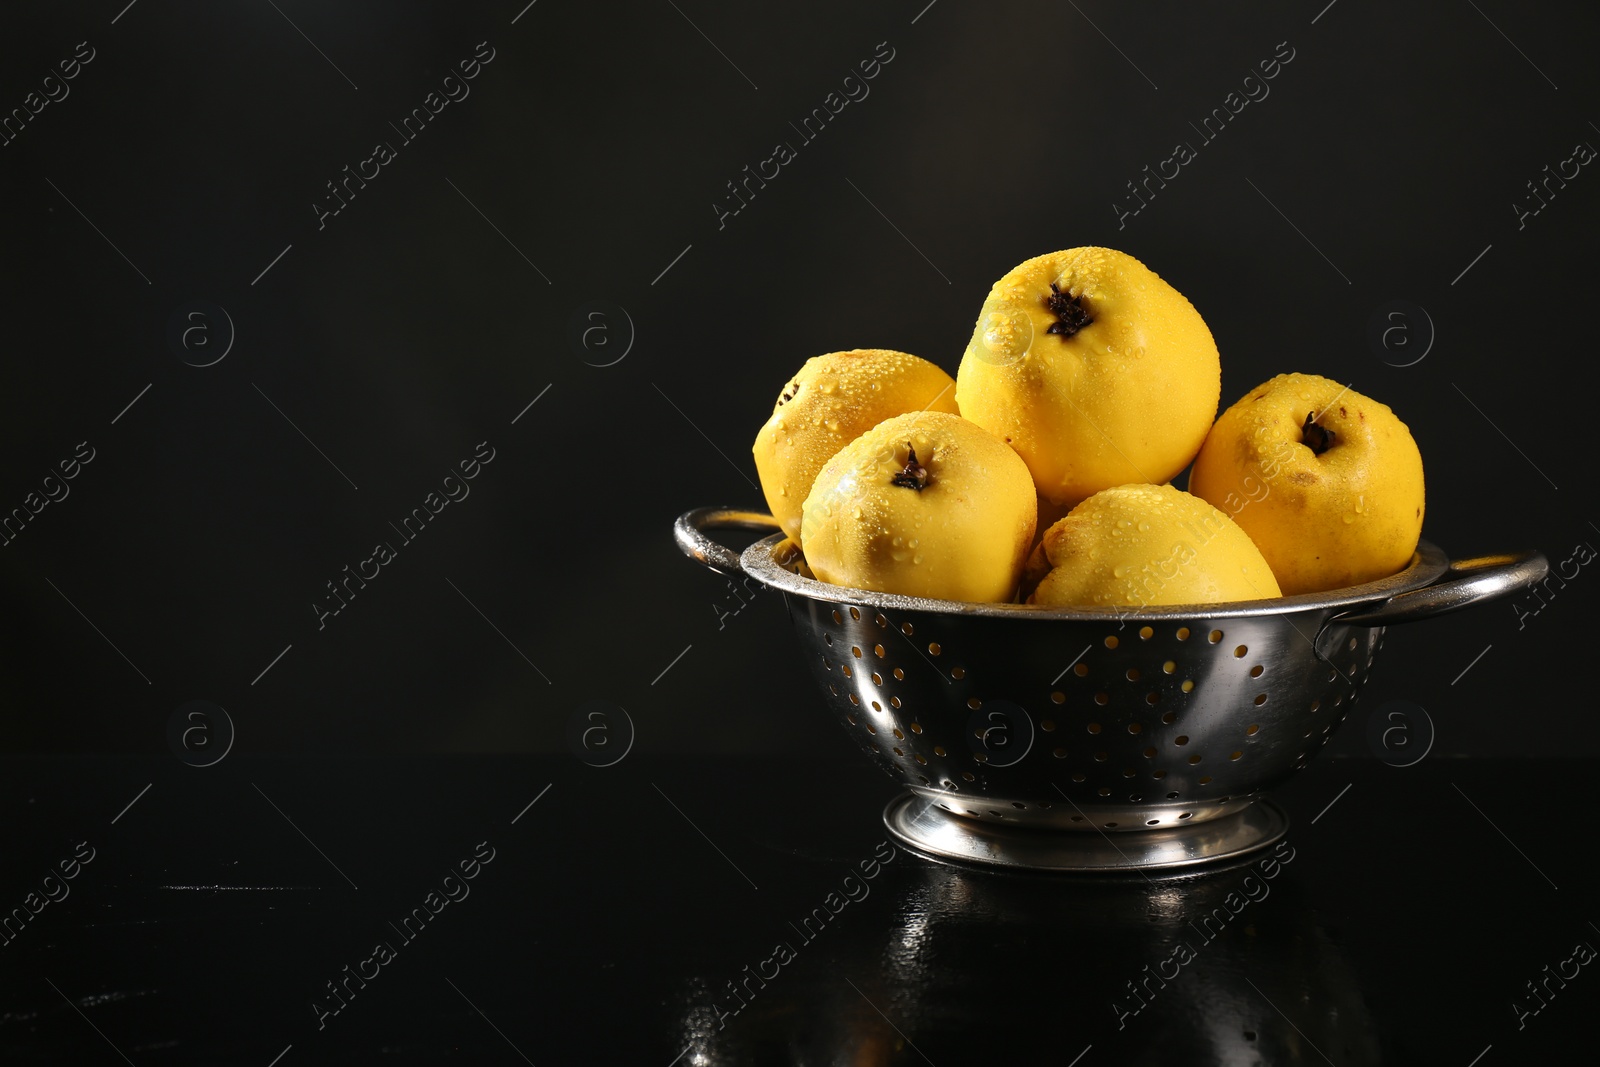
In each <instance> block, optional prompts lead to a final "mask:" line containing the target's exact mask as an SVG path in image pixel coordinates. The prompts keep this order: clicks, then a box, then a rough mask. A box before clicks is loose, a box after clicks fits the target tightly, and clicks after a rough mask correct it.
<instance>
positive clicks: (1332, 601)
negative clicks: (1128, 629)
mask: <svg viewBox="0 0 1600 1067" xmlns="http://www.w3.org/2000/svg"><path fill="white" fill-rule="evenodd" d="M784 544H791V542H790V541H789V538H788V536H787V535H785V534H783V533H775V534H772V535H770V536H768V537H763V538H762V539H761V540H759V541H756V542H755V543H754V544H752V545H750V546H749V547H748V548H746V549H745V550H744V551H743V552H742V553H740V556H739V566H740V568H741V569H742V570H743V571H744V572H745V573H746V574H748V575H749V576H750V577H752V578H755V579H756V580H757V581H759V582H761V583H762V584H763V585H766V586H768V587H769V588H773V589H777V590H780V591H781V592H784V593H792V594H794V595H795V596H800V597H805V598H806V599H808V600H821V601H825V602H828V603H833V604H845V605H850V606H854V607H859V608H870V609H872V610H874V611H915V612H922V613H926V614H934V615H954V616H966V617H973V616H978V617H986V618H1001V619H1036V620H1040V621H1047V620H1052V621H1064V622H1106V621H1108V620H1109V621H1125V620H1137V621H1171V620H1178V619H1230V618H1231V619H1236V618H1248V617H1252V616H1270V615H1291V614H1297V613H1300V612H1334V611H1339V610H1344V609H1352V608H1358V607H1370V606H1372V605H1373V604H1375V603H1378V602H1382V601H1386V600H1389V599H1390V598H1392V597H1394V596H1397V595H1399V594H1401V593H1408V592H1412V591H1414V590H1417V589H1422V588H1425V587H1427V586H1429V585H1432V584H1433V583H1434V582H1436V581H1438V580H1439V579H1440V578H1442V577H1443V576H1444V574H1445V572H1446V571H1448V570H1449V569H1450V558H1449V557H1448V556H1447V555H1445V553H1444V551H1443V550H1442V549H1440V548H1439V547H1438V546H1437V545H1435V544H1433V543H1432V542H1431V541H1426V540H1423V541H1419V542H1418V543H1417V549H1416V551H1415V552H1414V553H1412V556H1411V562H1410V563H1408V564H1407V565H1406V566H1405V568H1404V569H1403V570H1401V571H1399V572H1397V573H1395V574H1391V575H1389V576H1388V577H1387V578H1379V579H1378V580H1376V581H1372V582H1366V583H1364V584H1361V585H1352V586H1346V587H1345V588H1343V589H1330V590H1327V591H1325V592H1320V593H1300V594H1296V595H1294V596H1283V597H1273V598H1270V599H1266V600H1239V601H1232V602H1229V603H1223V604H1173V605H1163V606H1161V607H1154V608H1142V609H1138V610H1129V609H1128V608H1125V607H1117V606H1107V607H1075V608H1050V607H1041V606H1039V605H1036V604H972V603H967V602H965V601H959V600H935V599H932V598H928V597H915V596H904V595H902V594H900V593H879V592H874V591H872V590H869V589H852V588H849V587H846V586H841V585H830V584H828V583H827V582H823V581H819V580H817V579H815V578H807V577H805V576H804V575H801V574H797V573H795V572H794V571H791V570H789V569H788V568H786V567H785V566H783V564H781V563H779V562H778V559H777V557H778V550H779V548H780V547H781V546H782V545H784Z"/></svg>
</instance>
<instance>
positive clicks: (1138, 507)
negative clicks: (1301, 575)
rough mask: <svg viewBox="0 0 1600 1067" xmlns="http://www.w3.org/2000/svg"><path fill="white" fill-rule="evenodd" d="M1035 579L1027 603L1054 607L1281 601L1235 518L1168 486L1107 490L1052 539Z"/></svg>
mask: <svg viewBox="0 0 1600 1067" xmlns="http://www.w3.org/2000/svg"><path fill="white" fill-rule="evenodd" d="M1046 568H1048V570H1046ZM1028 571H1029V577H1030V578H1036V580H1037V581H1038V586H1037V588H1035V589H1034V590H1033V592H1032V594H1031V595H1030V596H1029V597H1028V603H1030V604H1042V605H1045V606H1048V607H1074V606H1111V605H1115V606H1125V607H1132V608H1147V607H1158V606H1161V605H1168V604H1220V603H1224V602H1227V601H1231V600H1265V599H1267V598H1270V597H1276V596H1280V595H1281V593H1280V591H1279V588H1278V583H1277V581H1276V580H1274V578H1273V575H1272V569H1271V568H1270V567H1268V566H1267V561H1266V560H1265V559H1264V558H1262V555H1261V552H1260V551H1259V550H1258V549H1257V548H1256V546H1255V545H1254V544H1253V543H1252V542H1251V540H1250V538H1249V536H1248V535H1247V534H1246V533H1245V532H1244V531H1243V530H1241V529H1240V528H1239V527H1238V525H1237V524H1235V523H1234V522H1233V520H1232V519H1230V518H1228V516H1226V515H1224V514H1223V513H1222V512H1221V511H1219V510H1217V509H1216V508H1214V507H1212V506H1211V505H1210V504H1208V503H1206V502H1205V501H1204V500H1201V499H1200V498H1199V497H1195V496H1191V495H1189V494H1188V493H1185V492H1183V491H1182V490H1181V489H1175V488H1173V487H1172V486H1170V485H1121V486H1116V487H1114V488H1111V489H1102V490H1101V491H1100V492H1098V493H1096V494H1094V495H1093V496H1091V497H1090V498H1089V499H1087V500H1085V501H1084V502H1083V503H1081V504H1079V505H1078V506H1077V507H1075V508H1073V509H1072V510H1071V511H1070V512H1068V513H1067V517H1066V518H1064V519H1062V520H1061V521H1060V522H1058V523H1056V524H1055V525H1054V526H1052V527H1050V528H1049V529H1048V530H1046V531H1045V535H1044V540H1043V541H1041V542H1040V544H1039V547H1038V548H1037V549H1035V550H1034V554H1033V557H1032V558H1030V560H1029V562H1028ZM1041 572H1043V573H1042V577H1038V576H1039V575H1040V574H1041Z"/></svg>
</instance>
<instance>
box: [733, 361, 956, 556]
mask: <svg viewBox="0 0 1600 1067" xmlns="http://www.w3.org/2000/svg"><path fill="white" fill-rule="evenodd" d="M924 410H926V411H944V412H949V413H950V414H952V415H953V414H955V413H956V393H955V381H954V379H952V378H951V377H950V375H948V374H946V373H945V372H944V371H943V370H941V369H940V368H939V367H937V366H935V365H934V364H932V363H929V362H928V361H927V360H925V359H918V358H917V357H916V356H913V355H908V354H907V353H905V352H895V351H891V350H889V349H884V348H857V349H853V350H851V351H849V352H829V353H827V354H826V355H822V356H813V357H812V358H811V359H808V360H806V362H805V366H803V367H801V368H800V371H799V373H798V374H796V375H795V376H794V377H793V378H791V379H790V380H789V384H788V385H785V386H784V387H783V391H782V392H781V393H780V394H779V395H778V402H777V403H776V404H774V405H773V408H772V415H771V417H769V418H768V419H767V422H766V425H765V426H763V427H761V431H760V432H759V433H757V434H756V440H755V444H754V446H753V447H752V448H751V451H752V452H753V453H754V454H755V460H756V474H757V476H758V477H760V479H761V492H762V495H763V496H765V497H766V498H767V508H768V509H769V510H770V511H771V512H772V514H773V517H774V518H776V519H777V520H778V522H779V524H780V525H781V526H782V527H783V532H784V533H786V534H788V535H789V538H790V539H791V540H793V541H794V542H796V543H797V544H801V545H802V547H803V545H804V542H803V541H802V540H801V536H802V534H801V528H800V526H801V523H800V512H801V508H802V506H803V505H804V504H805V500H806V494H808V493H809V492H811V483H812V482H813V481H815V480H816V477H817V472H818V471H820V470H822V466H823V464H825V463H827V462H828V460H829V459H831V458H833V455H834V453H836V452H838V451H839V449H841V448H843V447H844V446H845V445H847V444H849V443H850V442H851V441H854V440H855V439H856V438H857V437H859V436H861V435H862V434H863V433H866V432H867V431H868V430H870V429H872V428H873V427H874V426H876V425H878V423H880V422H882V421H883V420H884V419H887V418H889V417H890V416H893V415H902V414H904V413H906V412H908V411H924Z"/></svg>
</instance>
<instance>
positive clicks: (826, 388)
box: [817, 378, 839, 396]
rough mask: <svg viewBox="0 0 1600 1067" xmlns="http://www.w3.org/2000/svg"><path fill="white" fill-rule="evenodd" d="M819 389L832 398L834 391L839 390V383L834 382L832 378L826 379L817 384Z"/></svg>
mask: <svg viewBox="0 0 1600 1067" xmlns="http://www.w3.org/2000/svg"><path fill="white" fill-rule="evenodd" d="M817 388H818V389H821V390H822V391H823V393H824V394H826V395H828V396H832V395H833V391H834V390H835V389H837V388H839V383H838V382H836V381H834V380H833V379H832V378H824V379H823V380H822V381H820V382H818V383H817Z"/></svg>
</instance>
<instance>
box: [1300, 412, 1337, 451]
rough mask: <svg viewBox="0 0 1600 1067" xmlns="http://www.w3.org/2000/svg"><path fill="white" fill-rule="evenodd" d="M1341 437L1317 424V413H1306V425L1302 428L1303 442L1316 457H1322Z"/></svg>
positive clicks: (1301, 438) (1301, 437)
mask: <svg viewBox="0 0 1600 1067" xmlns="http://www.w3.org/2000/svg"><path fill="white" fill-rule="evenodd" d="M1338 439H1339V435H1338V434H1336V433H1334V432H1333V431H1332V430H1330V429H1328V428H1327V427H1325V426H1320V425H1318V424H1317V413H1316V412H1315V411H1308V412H1306V424H1305V425H1304V426H1302V427H1300V440H1301V442H1302V443H1303V444H1304V445H1305V446H1306V447H1307V448H1309V449H1311V451H1312V452H1313V453H1314V454H1316V455H1319V456H1320V455H1322V454H1323V453H1324V452H1326V451H1327V450H1328V449H1330V448H1332V447H1333V446H1334V443H1335V442H1336V441H1338Z"/></svg>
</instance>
